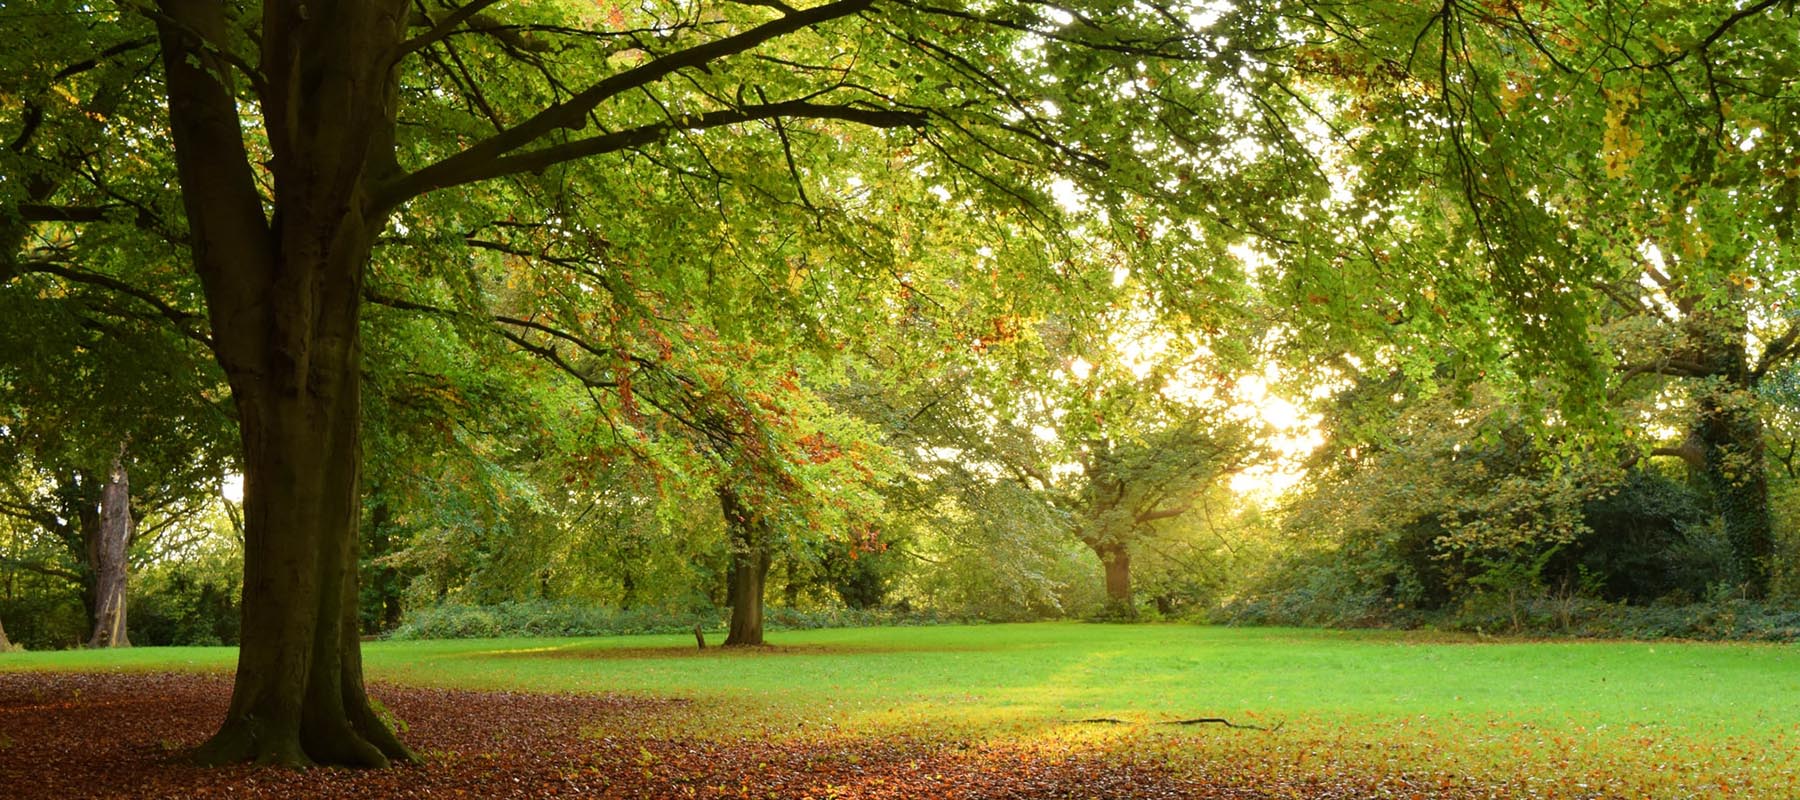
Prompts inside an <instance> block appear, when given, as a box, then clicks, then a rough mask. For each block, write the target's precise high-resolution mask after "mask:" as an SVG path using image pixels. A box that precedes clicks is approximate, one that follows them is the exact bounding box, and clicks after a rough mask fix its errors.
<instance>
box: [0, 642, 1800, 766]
mask: <svg viewBox="0 0 1800 800" xmlns="http://www.w3.org/2000/svg"><path fill="white" fill-rule="evenodd" d="M770 639H771V641H772V642H773V643H775V644H776V645H777V646H776V647H774V648H770V649H766V650H762V651H750V652H743V651H723V650H717V649H708V650H706V651H705V652H696V651H695V650H694V647H693V641H692V638H691V637H683V636H639V637H615V638H600V639H504V640H461V641H437V642H378V643H371V644H368V645H367V646H366V647H365V650H364V655H365V660H366V662H367V671H368V675H369V678H370V679H371V680H372V681H396V682H402V683H408V684H418V685H429V686H450V687H463V688H487V689H508V690H515V691H517V690H527V691H571V692H608V693H627V694H639V695H653V696H673V697H685V698H692V699H694V700H696V701H697V702H696V703H695V704H694V705H692V706H690V708H692V709H693V712H692V713H688V714H682V715H677V718H672V719H670V720H668V725H669V726H670V728H669V730H668V731H663V733H679V734H687V735H739V734H745V733H756V734H758V735H778V736H799V737H809V736H881V735H892V734H898V733H909V734H919V733H927V732H928V734H929V735H953V736H966V737H977V738H997V739H1009V740H1016V741H1021V742H1026V743H1031V742H1043V743H1046V744H1047V745H1048V744H1050V743H1055V744H1056V745H1057V746H1067V744H1068V743H1070V742H1084V743H1095V744H1097V745H1098V746H1115V747H1131V748H1139V749H1145V748H1148V749H1153V750H1157V751H1159V752H1167V753H1170V754H1171V756H1172V757H1174V758H1177V759H1180V758H1189V759H1191V760H1194V761H1195V762H1196V764H1198V765H1199V767H1198V768H1207V765H1208V764H1213V765H1218V764H1222V763H1226V762H1231V763H1238V762H1243V761H1246V760H1248V761H1253V762H1254V764H1253V766H1255V767H1256V768H1258V769H1269V770H1295V769H1300V770H1305V769H1319V770H1329V769H1343V768H1350V769H1379V770H1396V771H1419V772H1422V773H1431V774H1440V775H1449V776H1477V777H1483V778H1487V777H1491V778H1494V779H1497V780H1509V781H1515V782H1516V781H1520V780H1526V781H1530V780H1545V781H1554V782H1559V783H1560V784H1561V785H1565V786H1572V785H1577V784H1579V783H1580V782H1582V781H1589V780H1596V781H1600V782H1601V783H1602V784H1604V785H1613V786H1617V787H1629V788H1632V790H1633V791H1642V790H1654V789H1655V788H1656V787H1665V788H1666V787H1672V786H1678V785H1679V786H1688V787H1689V788H1692V787H1693V786H1705V785H1708V784H1709V783H1710V782H1717V781H1724V782H1726V783H1728V784H1730V785H1731V786H1732V787H1733V788H1736V789H1740V790H1745V789H1749V790H1760V791H1759V792H1757V793H1766V794H1767V795H1768V796H1784V795H1785V796H1791V795H1790V794H1789V793H1791V792H1793V790H1794V787H1795V786H1796V783H1795V770H1796V769H1800V764H1796V761H1795V758H1794V755H1795V753H1796V751H1797V748H1796V747H1795V744H1796V743H1800V648H1795V647H1793V646H1784V645H1756V644H1702V643H1666V642H1660V643H1646V642H1506V641H1498V642H1477V641H1473V640H1469V639H1461V638H1447V637H1443V636H1423V635H1416V634H1405V633H1392V632H1375V633H1370V632H1334V631H1311V630H1282V629H1237V628H1212V627H1195V626H1185V625H1134V626H1125V625H1086V624H1075V623H1057V624H1032V625H987V626H945V627H925V628H864V629H847V630H826V631H793V632H775V633H773V634H771V636H770ZM233 657H234V651H232V650H231V649H229V648H170V649H159V648H140V649H133V650H124V651H99V652H81V651H77V652H55V653H23V654H9V655H5V656H0V670H14V669H64V670H77V669H229V668H230V667H231V664H232V661H233ZM1200 716H1209V717H1210V716H1218V717H1228V718H1231V719H1233V720H1236V721H1241V722H1254V723H1258V724H1263V725H1270V724H1274V723H1276V722H1280V723H1283V725H1284V727H1283V728H1282V730H1281V731H1280V732H1279V733H1276V734H1265V733H1260V732H1257V731H1237V730H1228V729H1224V728H1219V727H1214V726H1206V727H1193V728H1187V727H1180V728H1177V727H1152V726H1130V725H1128V726H1116V725H1115V726H1107V725H1083V724H1079V723H1076V721H1077V720H1080V719H1083V718H1088V717H1115V718H1121V719H1127V720H1134V721H1136V720H1141V721H1146V722H1148V721H1156V720H1163V719H1176V718H1186V717H1200ZM1308 765H1311V766H1308ZM1646 787H1648V789H1646Z"/></svg>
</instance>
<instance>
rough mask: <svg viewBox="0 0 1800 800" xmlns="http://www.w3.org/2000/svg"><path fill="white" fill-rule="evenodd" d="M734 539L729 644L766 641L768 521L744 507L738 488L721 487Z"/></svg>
mask: <svg viewBox="0 0 1800 800" xmlns="http://www.w3.org/2000/svg"><path fill="white" fill-rule="evenodd" d="M719 509H720V510H721V511H723V512H724V514H725V531H726V534H727V536H729V537H730V539H731V586H730V592H731V597H730V598H729V600H730V603H731V628H730V630H729V631H728V632H727V633H726V636H725V646H726V647H736V646H741V645H760V644H762V643H763V586H764V585H765V583H766V580H767V578H768V576H769V562H770V558H769V542H768V538H769V537H768V523H767V522H766V521H764V520H763V519H761V518H760V517H758V516H756V515H755V514H754V512H752V511H751V510H750V509H748V508H745V507H744V505H743V503H742V502H741V501H740V500H739V498H738V495H737V491H736V490H734V489H731V488H729V487H723V488H720V489H719Z"/></svg>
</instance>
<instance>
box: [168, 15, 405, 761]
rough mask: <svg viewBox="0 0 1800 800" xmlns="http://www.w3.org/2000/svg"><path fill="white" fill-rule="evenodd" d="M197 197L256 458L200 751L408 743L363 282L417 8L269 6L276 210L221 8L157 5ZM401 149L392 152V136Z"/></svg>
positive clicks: (367, 756)
mask: <svg viewBox="0 0 1800 800" xmlns="http://www.w3.org/2000/svg"><path fill="white" fill-rule="evenodd" d="M160 6H161V10H162V12H163V13H162V16H161V17H160V18H159V19H158V37H159V39H160V41H161V43H162V51H163V69H164V74H165V77H166V80H167V83H168V92H169V116H170V130H171V132H172V134H173V136H174V140H175V153H176V164H177V167H178V170H179V174H180V178H181V189H182V199H183V201H184V203H185V206H186V210H187V218H188V225H189V228H190V236H191V238H192V240H193V242H192V249H193V252H194V257H195V267H196V271H197V272H198V273H199V275H200V279H201V284H202V286H203V287H204V289H205V291H206V300H207V311H208V315H209V318H210V320H211V323H212V341H213V350H214V353H215V355H216V356H217V357H218V360H219V364H220V366H221V367H223V368H224V371H225V375H226V378H227V379H228V380H229V382H230V384H231V390H232V400H233V402H234V403H235V404H236V407H237V411H238V418H239V431H240V435H241V436H242V439H243V459H244V590H243V591H244V594H243V634H242V644H241V645H240V647H239V651H238V669H237V678H236V684H235V685H234V686H233V689H232V697H231V706H230V709H229V710H228V711H227V712H226V718H225V721H224V723H223V724H222V725H221V727H220V729H219V731H218V733H216V734H214V735H213V737H212V739H210V740H209V741H207V743H206V744H205V745H203V746H202V747H201V749H200V752H199V753H198V758H199V760H200V761H202V762H203V763H228V762H238V761H256V762H258V763H272V764H286V765H306V764H315V763H317V764H335V765H346V766H382V765H386V764H387V763H388V762H389V760H390V759H395V758H404V759H410V758H412V756H411V754H410V753H409V752H408V751H407V750H406V748H405V747H403V746H402V745H401V744H400V742H399V740H398V739H396V738H395V737H394V735H393V733H392V731H390V730H389V728H388V726H387V724H386V723H384V722H383V721H381V719H379V718H378V717H377V716H376V714H375V712H374V711H373V709H371V707H370V704H369V699H368V696H367V694H366V693H365V690H364V687H363V680H362V654H361V650H360V645H359V637H358V635H357V616H358V614H357V523H358V517H359V516H360V508H361V507H360V503H359V502H358V493H359V490H360V483H361V480H360V478H361V475H360V472H361V466H362V465H361V460H362V451H361V440H360V437H361V391H360V390H361V386H360V382H361V361H362V347H361V328H360V316H361V307H362V289H363V280H364V275H365V272H366V269H367V266H368V261H369V255H370V250H371V247H372V242H373V241H374V237H375V235H376V233H377V232H378V229H379V228H380V227H381V225H382V214H383V212H381V211H380V210H379V209H378V208H377V207H376V203H375V202H374V201H372V200H371V199H370V197H369V189H368V186H369V184H370V182H371V181H372V180H374V178H375V176H374V175H372V173H373V172H376V171H379V170H381V169H385V168H386V167H372V166H371V164H377V165H379V164H388V165H391V163H392V162H391V159H392V152H391V144H392V139H391V133H392V130H393V125H394V121H393V107H394V106H393V103H394V95H393V92H394V91H395V85H396V84H395V79H394V74H393V71H392V65H391V63H390V60H389V59H390V56H391V54H392V53H393V46H394V45H395V43H397V42H398V41H400V35H401V33H402V25H403V19H402V18H403V17H404V16H405V4H404V3H403V2H400V1H399V0H385V2H347V1H345V2H309V3H305V4H300V3H269V4H267V5H266V7H265V12H264V14H263V17H262V20H261V22H262V29H261V37H260V40H259V41H260V47H261V50H262V54H261V55H262V60H261V64H260V67H261V69H262V70H263V73H264V74H261V75H259V76H258V80H257V85H256V87H255V88H256V91H257V92H258V95H259V100H260V109H261V112H262V114H261V116H260V118H259V121H260V122H261V123H262V125H263V129H264V131H265V132H266V134H267V137H268V148H269V156H268V161H267V164H268V171H269V174H270V175H271V176H272V179H273V180H272V185H273V198H272V208H271V209H270V210H268V211H265V201H266V200H267V199H266V198H264V196H263V195H262V193H261V191H260V190H259V189H258V180H257V177H256V175H255V173H254V172H253V171H252V169H251V156H250V153H249V152H248V150H247V149H246V147H245V145H244V140H243V136H244V133H243V128H242V125H243V116H242V114H241V112H240V111H239V105H238V102H237V99H236V97H234V92H233V90H232V89H231V88H229V87H228V86H227V85H226V84H225V83H224V82H223V81H225V80H232V79H234V78H230V77H229V76H233V75H236V74H237V70H236V67H234V66H233V65H232V64H230V63H228V62H227V60H226V59H224V58H222V57H220V55H219V54H218V52H217V48H218V45H217V44H215V43H217V42H231V41H235V40H236V38H237V37H238V36H240V35H241V34H239V33H235V32H233V31H232V29H231V25H230V23H228V22H227V20H226V19H225V16H224V13H223V8H222V6H221V4H218V3H213V2H209V1H208V0H161V3H160ZM383 143H385V144H387V145H388V152H387V153H385V154H383V153H381V152H377V151H379V150H381V149H382V144H383Z"/></svg>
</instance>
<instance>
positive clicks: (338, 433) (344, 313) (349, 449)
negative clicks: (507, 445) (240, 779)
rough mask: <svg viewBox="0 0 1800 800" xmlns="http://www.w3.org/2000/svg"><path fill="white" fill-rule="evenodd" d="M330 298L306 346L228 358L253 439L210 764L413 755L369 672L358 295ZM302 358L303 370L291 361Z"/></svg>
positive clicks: (281, 324) (379, 762) (204, 754)
mask: <svg viewBox="0 0 1800 800" xmlns="http://www.w3.org/2000/svg"><path fill="white" fill-rule="evenodd" d="M332 300H333V302H334V303H335V304H336V308H335V310H334V313H331V314H326V315H322V316H324V317H325V319H321V320H315V322H316V323H324V324H319V325H317V326H316V327H315V328H314V330H313V331H312V335H311V336H308V337H306V338H305V339H304V340H302V341H301V342H300V343H297V346H294V347H293V348H292V349H289V348H287V347H282V346H277V347H275V348H274V352H272V353H268V354H267V355H266V356H265V357H264V358H262V359H259V363H256V364H254V365H252V366H250V367H249V368H246V366H245V365H243V364H238V363H230V364H228V366H227V370H226V374H227V375H228V376H229V377H230V379H231V385H232V392H233V394H234V397H235V400H236V402H237V407H238V413H239V415H240V425H241V427H242V432H243V439H244V467H245V469H244V535H245V540H244V602H243V626H242V630H243V640H242V644H241V645H240V649H239V655H238V671H237V682H236V685H235V686H234V687H233V692H232V702H231V708H230V711H229V712H227V715H226V720H225V723H224V725H223V727H221V729H220V730H219V732H218V733H217V734H215V735H214V736H213V738H212V739H211V740H210V741H208V742H207V743H206V745H205V746H204V747H203V748H202V749H201V753H200V758H201V760H202V761H203V762H206V763H230V762H237V761H245V760H253V761H257V762H266V763H277V764H297V765H304V764H311V763H319V764H340V765H352V766H384V765H386V764H387V763H388V761H389V759H391V758H407V759H410V758H411V754H410V753H409V752H408V751H407V750H406V749H405V748H404V747H403V746H401V744H400V742H399V741H398V740H397V739H396V738H395V737H394V735H393V733H392V732H391V731H390V730H389V729H388V727H387V725H386V724H385V723H383V722H382V721H381V720H380V719H378V718H377V717H376V715H375V713H374V711H373V710H372V709H371V707H370V705H369V701H368V697H367V695H366V693H365V690H364V687H363V682H362V656H361V650H360V637H359V635H358V626H357V622H358V616H359V614H358V607H357V599H358V598H357V596H358V591H357V581H356V578H357V569H356V567H357V546H356V532H357V522H358V516H359V513H358V512H359V503H358V490H359V487H360V484H361V480H360V478H361V475H360V471H361V458H362V453H361V447H360V433H361V425H360V406H361V404H360V387H359V380H360V362H361V358H360V355H361V353H360V346H359V345H360V341H359V336H358V326H357V322H356V317H357V312H356V309H357V307H358V304H357V303H356V302H355V300H354V298H353V297H336V298H332ZM219 316H220V315H219V314H218V313H217V312H215V325H217V324H218V322H219V321H220V320H219V319H218V317H219ZM295 322H297V321H296V320H277V321H276V323H275V325H276V328H277V331H282V329H284V328H287V327H288V325H291V324H294V323H295ZM220 327H221V328H222V327H223V326H220ZM282 332H284V331H282ZM227 335H229V334H227ZM269 338H275V337H269ZM296 364H299V365H304V372H301V373H298V374H295V373H294V372H291V371H289V370H292V368H293V367H294V366H295V365H296ZM270 376H276V377H275V379H274V380H273V381H271V380H269V378H270ZM289 378H292V379H295V380H288V379H289Z"/></svg>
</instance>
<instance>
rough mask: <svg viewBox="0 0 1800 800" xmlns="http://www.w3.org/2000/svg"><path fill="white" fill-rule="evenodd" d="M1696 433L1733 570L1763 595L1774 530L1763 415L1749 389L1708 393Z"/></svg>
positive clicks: (1754, 593) (1753, 591) (1747, 586)
mask: <svg viewBox="0 0 1800 800" xmlns="http://www.w3.org/2000/svg"><path fill="white" fill-rule="evenodd" d="M1695 433H1697V434H1698V435H1697V437H1696V438H1697V439H1698V440H1699V441H1700V446H1701V449H1702V452H1704V453H1705V456H1706V459H1705V466H1704V468H1703V469H1702V470H1701V474H1702V476H1703V477H1704V478H1705V480H1706V485H1707V488H1708V489H1710V490H1711V492H1712V496H1713V506H1714V508H1716V509H1717V510H1718V513H1719V518H1720V520H1721V521H1722V522H1723V523H1724V525H1725V539H1726V541H1727V542H1729V543H1730V545H1731V554H1732V562H1733V563H1732V567H1733V570H1734V571H1735V572H1736V577H1737V579H1738V580H1739V581H1741V582H1742V583H1743V585H1744V591H1745V593H1746V594H1748V595H1749V596H1751V597H1754V598H1760V597H1763V596H1764V595H1766V594H1767V593H1768V590H1769V571H1770V566H1771V564H1770V560H1771V559H1772V558H1774V555H1775V535H1774V523H1773V520H1772V519H1771V518H1770V515H1769V475H1768V464H1767V457H1766V453H1765V445H1764V443H1763V425H1762V418H1761V417H1760V416H1758V414H1757V409H1756V407H1755V405H1754V402H1753V401H1752V400H1751V399H1750V398H1749V392H1748V391H1742V390H1740V391H1731V390H1727V389H1719V390H1715V391H1709V392H1707V393H1706V394H1704V395H1703V396H1702V397H1701V398H1700V403H1699V419H1698V421H1697V424H1696V425H1695Z"/></svg>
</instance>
